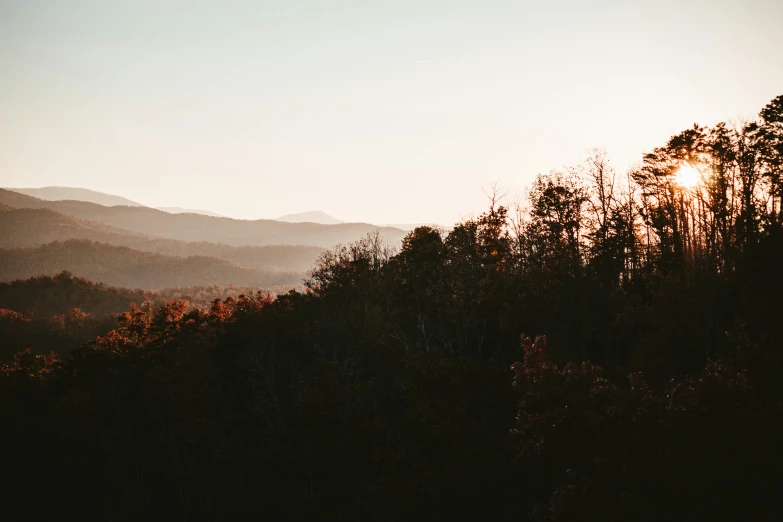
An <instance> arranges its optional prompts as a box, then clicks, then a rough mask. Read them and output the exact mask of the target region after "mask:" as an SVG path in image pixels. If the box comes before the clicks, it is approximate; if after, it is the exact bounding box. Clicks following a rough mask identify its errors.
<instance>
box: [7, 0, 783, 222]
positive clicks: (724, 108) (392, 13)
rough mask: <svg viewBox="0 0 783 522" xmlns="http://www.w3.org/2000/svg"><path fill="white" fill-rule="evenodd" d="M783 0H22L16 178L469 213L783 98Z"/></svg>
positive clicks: (119, 190)
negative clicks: (604, 158)
mask: <svg viewBox="0 0 783 522" xmlns="http://www.w3.org/2000/svg"><path fill="white" fill-rule="evenodd" d="M782 24H783V2H781V1H779V0H768V1H761V0H745V1H731V2H728V1H721V0H709V1H688V0H680V1H676V2H675V1H647V0H637V1H629V0H625V1H611V0H595V1H576V0H571V1H558V0H548V1H524V0H517V1H502V0H482V1H470V2H463V1H460V0H448V1H427V0H415V1H408V0H394V1H384V2H377V1H372V0H357V1H344V0H328V1H327V0H322V1H315V0H280V1H265V0H254V1H235V0H221V1H211V2H203V1H198V0H188V1H166V0H154V1H149V0H134V1H132V2H128V1H119V0H68V1H57V0H49V1H42V0H16V1H13V0H0V186H4V187H39V186H48V185H59V186H76V187H85V188H90V189H93V190H98V191H102V192H107V193H110V194H117V195H121V196H124V197H127V198H129V199H132V200H135V201H138V202H140V203H143V204H146V205H150V206H179V207H185V208H200V209H208V210H212V211H215V212H219V213H221V214H224V215H227V216H231V217H237V218H245V219H256V218H272V217H275V216H279V215H282V214H288V213H294V212H303V211H309V210H323V211H325V212H327V213H329V214H331V215H333V216H336V217H338V218H340V219H343V220H350V221H365V222H370V223H419V222H427V223H441V224H452V223H454V222H456V221H458V220H460V219H463V218H465V217H468V216H471V215H475V214H478V213H480V212H481V211H483V210H484V208H485V207H486V203H487V199H486V196H485V191H486V190H487V188H488V187H489V186H490V185H492V184H493V183H497V184H498V185H499V186H500V187H501V188H502V189H504V190H506V191H508V192H509V193H510V196H509V198H511V195H513V194H519V193H522V192H523V191H524V189H525V187H526V186H527V185H529V184H530V182H531V181H532V180H533V179H534V178H535V176H536V175H537V174H538V173H541V172H549V171H551V170H557V169H562V168H563V167H564V166H569V165H575V164H578V163H579V162H580V161H582V160H583V159H584V157H585V156H586V152H587V151H588V150H589V149H591V148H593V147H601V148H604V149H606V150H607V151H608V152H609V154H610V157H611V158H612V159H613V163H614V165H615V167H616V168H617V170H619V171H625V170H626V169H627V168H628V167H629V166H631V165H633V164H634V163H636V162H638V161H639V159H640V158H641V155H642V154H643V153H644V152H646V151H649V150H651V149H652V148H653V147H656V146H660V145H663V144H664V143H665V141H666V140H667V138H668V137H670V136H671V135H673V134H675V133H677V132H679V131H681V130H684V129H686V128H688V127H690V126H692V125H693V124H694V123H696V122H698V123H700V124H704V125H711V124H714V123H717V122H719V121H724V120H740V119H743V118H753V117H755V116H756V115H757V113H758V111H759V110H760V109H761V108H762V107H763V106H764V105H766V104H767V103H768V102H769V101H770V100H771V99H772V98H774V97H775V96H777V95H779V94H783V31H781V30H780V28H781V25H782Z"/></svg>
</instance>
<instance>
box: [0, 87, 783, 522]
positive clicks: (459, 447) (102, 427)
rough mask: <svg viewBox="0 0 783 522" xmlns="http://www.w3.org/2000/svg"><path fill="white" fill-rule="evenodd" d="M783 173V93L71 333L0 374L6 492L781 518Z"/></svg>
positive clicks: (184, 515)
mask: <svg viewBox="0 0 783 522" xmlns="http://www.w3.org/2000/svg"><path fill="white" fill-rule="evenodd" d="M782 167H783V96H781V97H778V98H776V99H775V100H773V101H772V102H771V103H770V104H769V105H767V106H766V107H765V108H764V109H763V110H762V111H761V113H760V115H759V119H758V120H757V121H753V122H748V123H744V124H741V125H737V126H729V125H725V124H719V125H716V126H714V127H710V128H705V127H700V126H695V127H694V128H692V129H688V130H687V131H684V132H683V133H680V134H678V135H677V136H674V137H672V138H671V139H670V140H669V141H668V142H667V143H666V144H664V145H663V146H662V147H659V148H657V149H655V150H654V151H652V152H651V153H649V154H647V155H645V156H644V160H643V164H642V165H641V166H640V167H639V168H638V169H636V170H633V171H631V172H629V173H627V175H625V174H623V175H618V174H617V173H615V172H614V171H613V170H612V168H611V166H610V164H609V162H608V160H607V158H606V156H605V155H604V154H603V153H601V152H596V153H593V154H592V155H591V156H590V158H589V159H588V160H587V161H586V162H585V163H584V164H583V165H581V166H579V167H576V168H574V169H570V170H567V171H564V172H553V173H550V174H544V175H540V176H539V177H538V178H537V179H536V181H535V182H534V183H533V185H532V186H531V188H530V190H529V193H528V198H527V202H526V204H525V205H524V206H522V207H519V208H513V209H508V208H507V207H505V206H503V204H502V203H503V201H502V200H499V199H498V198H492V200H491V202H490V205H489V209H488V210H487V211H486V212H485V213H484V214H482V215H480V216H479V217H477V218H476V219H470V220H466V221H464V222H462V223H458V224H457V225H456V226H455V227H454V228H453V229H452V230H451V231H449V232H448V233H446V232H443V231H439V230H436V229H433V228H429V227H419V228H417V229H416V230H414V231H413V232H411V233H410V234H408V235H407V236H406V237H405V238H404V240H403V242H402V247H401V249H400V250H399V252H395V251H394V250H392V249H390V248H389V247H388V246H386V244H385V243H384V241H383V240H382V238H381V237H380V236H379V235H377V234H375V235H369V236H367V237H365V238H364V239H362V240H360V241H358V242H354V243H351V244H349V245H347V246H344V247H338V248H335V249H332V250H329V251H326V252H325V253H324V254H323V255H322V256H321V257H320V258H319V260H318V262H317V263H316V265H315V267H314V269H313V270H312V272H311V273H310V276H309V279H308V280H307V283H306V285H307V290H306V291H305V292H295V291H292V292H290V293H287V294H283V295H279V296H278V297H277V298H270V297H268V296H264V295H260V294H254V295H249V294H247V295H240V296H237V297H231V298H227V299H216V300H214V301H213V302H212V303H211V305H210V306H209V307H205V308H194V307H191V306H188V304H187V303H186V302H184V301H173V302H169V303H167V304H165V305H159V306H154V305H152V304H150V303H148V304H140V305H138V306H133V307H131V308H130V309H129V310H127V311H126V312H124V313H121V314H120V315H119V316H118V318H117V320H116V324H115V327H114V328H113V329H112V330H109V331H107V333H105V334H101V335H99V336H97V337H95V338H94V339H92V340H91V341H89V342H86V343H84V344H82V345H80V346H78V347H75V348H74V349H73V351H71V352H70V353H68V351H67V350H60V347H61V346H66V345H67V340H68V339H70V338H69V337H66V334H63V336H64V337H63V340H60V339H58V338H57V337H54V338H53V339H52V341H51V348H52V349H53V353H51V354H50V355H43V354H35V353H33V352H32V351H23V352H20V353H18V354H17V355H16V356H15V358H14V359H13V360H12V361H9V363H8V364H6V365H5V367H4V368H3V371H2V374H3V375H2V377H1V378H0V386H2V389H1V390H0V400H2V401H4V402H3V403H2V404H0V408H2V409H1V410H0V411H3V412H4V413H5V415H6V418H7V419H8V422H7V423H6V426H7V428H6V429H4V430H2V431H0V436H2V437H4V439H2V440H1V441H0V443H2V444H3V447H6V448H13V450H14V451H12V452H9V455H8V459H7V463H8V465H9V466H10V467H11V468H10V469H11V470H12V471H13V475H14V476H15V477H16V478H17V480H16V481H15V482H14V484H13V485H12V488H11V489H10V490H8V492H9V494H10V495H11V496H12V498H14V499H16V501H17V502H16V504H14V505H19V506H24V508H25V509H26V510H30V509H32V510H36V511H35V514H36V516H37V518H52V517H54V516H62V515H63V513H78V514H79V515H81V516H85V514H87V515H88V516H90V515H91V516H94V517H95V518H103V519H112V520H136V519H139V518H155V519H182V520H185V519H215V520H235V519H250V518H257V519H270V520H379V521H397V520H448V519H456V520H533V521H583V520H602V521H606V520H609V521H618V522H619V521H626V520H642V521H658V520H674V521H695V520H697V521H711V522H712V521H715V520H764V521H766V520H776V519H777V518H778V517H779V503H778V500H777V495H778V493H779V490H780V487H781V486H783V454H781V449H780V448H781V447H780V440H781V437H783V428H782V427H783V379H781V378H780V369H781V368H783V352H781V346H780V338H781V326H780V317H781V312H783V309H782V307H781V302H780V296H781V295H783V273H782V272H781V270H780V259H781V258H782V257H781V256H783V208H782V205H781V202H782V201H783V197H782V196H783V193H782V192H781V187H783V168H782ZM3 313H4V314H5V316H6V317H7V320H8V321H17V320H24V318H23V317H21V318H20V317H17V316H16V315H14V314H18V312H15V311H13V310H8V311H4V312H3ZM78 319H79V317H73V318H69V319H68V321H70V323H69V324H78ZM65 320H66V319H65V318H63V321H64V322H65ZM524 333H542V334H546V338H544V337H537V338H528V337H527V336H525V335H523V334H524ZM58 352H59V354H58ZM30 484H35V486H36V487H35V488H30V487H29V485H30ZM85 491H89V492H90V500H89V501H86V502H85V500H84V492H85ZM41 492H45V493H46V495H47V499H48V502H46V503H40V502H36V499H38V498H39V497H40V495H41V494H42V493H41ZM95 499H98V500H95ZM29 506H34V507H32V508H31V507H29ZM28 514H29V511H28ZM34 518H36V517H34Z"/></svg>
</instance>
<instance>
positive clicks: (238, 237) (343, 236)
mask: <svg viewBox="0 0 783 522" xmlns="http://www.w3.org/2000/svg"><path fill="white" fill-rule="evenodd" d="M0 204H3V205H8V206H11V207H15V208H47V209H50V210H54V211H55V212H60V213H61V214H67V215H69V216H73V217H76V218H78V219H85V220H88V221H94V222H97V223H102V224H104V225H110V226H113V227H118V228H123V229H126V230H130V231H132V232H134V233H141V234H147V235H150V236H155V237H167V238H171V239H178V240H182V241H189V242H192V241H209V242H213V243H225V244H229V245H236V246H239V245H256V246H260V245H309V246H318V247H324V248H331V247H333V246H334V245H336V244H338V243H342V244H346V243H351V242H353V241H356V240H358V239H360V238H362V237H363V236H365V235H367V234H368V233H372V232H378V233H379V234H380V235H381V237H382V238H383V239H384V240H385V241H387V242H388V243H391V244H392V245H397V244H399V242H400V241H402V238H403V237H405V234H406V232H405V231H404V230H400V229H398V228H392V227H377V226H375V225H370V224H368V223H340V224H336V225H321V224H317V223H286V222H281V221H274V220H271V219H259V220H255V221H247V220H241V219H231V218H218V217H212V216H203V215H198V214H169V213H167V212H163V211H162V210H157V209H154V208H148V207H130V206H115V207H105V206H102V205H97V204H94V203H87V202H83V201H44V200H41V199H38V198H34V197H30V196H26V195H24V194H20V193H18V192H14V191H10V190H4V189H0Z"/></svg>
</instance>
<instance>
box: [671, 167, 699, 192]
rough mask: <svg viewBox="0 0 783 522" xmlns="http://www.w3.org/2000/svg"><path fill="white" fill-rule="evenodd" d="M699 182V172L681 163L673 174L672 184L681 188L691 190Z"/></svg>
mask: <svg viewBox="0 0 783 522" xmlns="http://www.w3.org/2000/svg"><path fill="white" fill-rule="evenodd" d="M700 180H701V175H700V174H699V171H698V170H696V169H694V168H693V167H692V166H690V165H689V164H687V163H683V164H682V165H681V166H680V168H679V170H678V171H677V172H676V173H675V174H674V182H675V183H676V184H678V185H679V186H681V187H682V188H693V187H695V186H696V185H698V184H699V181H700Z"/></svg>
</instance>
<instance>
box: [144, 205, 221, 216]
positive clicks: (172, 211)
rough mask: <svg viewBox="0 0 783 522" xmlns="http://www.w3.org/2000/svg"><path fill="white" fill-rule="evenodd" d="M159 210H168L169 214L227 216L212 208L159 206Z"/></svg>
mask: <svg viewBox="0 0 783 522" xmlns="http://www.w3.org/2000/svg"><path fill="white" fill-rule="evenodd" d="M157 209H158V210H162V211H163V212H168V213H169V214H202V215H204V216H212V217H226V216H224V215H223V214H218V213H217V212H212V211H211V210H199V209H195V208H182V207H157Z"/></svg>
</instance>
